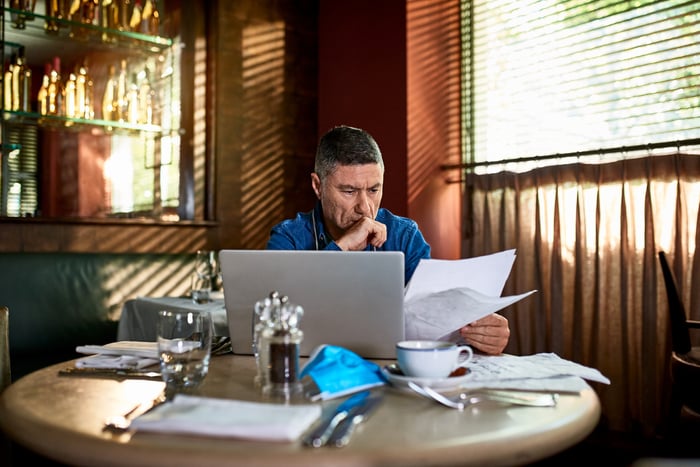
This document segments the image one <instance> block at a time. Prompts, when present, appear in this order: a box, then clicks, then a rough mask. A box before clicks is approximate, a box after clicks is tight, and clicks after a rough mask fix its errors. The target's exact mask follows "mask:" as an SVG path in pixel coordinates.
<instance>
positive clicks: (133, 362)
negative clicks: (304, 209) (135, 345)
mask: <svg viewBox="0 0 700 467" xmlns="http://www.w3.org/2000/svg"><path fill="white" fill-rule="evenodd" d="M156 364H158V359H157V358H144V357H136V356H133V355H90V356H88V357H82V358H79V359H78V360H77V361H76V362H75V366H76V368H114V369H119V370H139V369H141V368H145V367H147V366H151V365H156Z"/></svg>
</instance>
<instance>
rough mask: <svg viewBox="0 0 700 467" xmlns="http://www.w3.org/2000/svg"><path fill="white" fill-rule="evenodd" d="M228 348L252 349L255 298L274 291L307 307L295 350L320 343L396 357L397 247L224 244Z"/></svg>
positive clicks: (400, 324) (399, 308)
mask: <svg viewBox="0 0 700 467" xmlns="http://www.w3.org/2000/svg"><path fill="white" fill-rule="evenodd" d="M219 261H220V263H221V272H222V277H223V282H224V301H225V305H226V315H227V318H228V326H229V333H230V336H231V343H232V348H233V352H234V353H237V354H252V352H253V349H252V323H253V309H254V307H255V303H256V302H257V301H259V300H262V299H264V298H265V297H268V296H269V295H270V292H272V291H278V292H279V293H280V294H281V295H286V296H287V297H288V298H289V301H290V302H291V303H293V304H295V305H300V306H302V307H303V309H304V315H303V316H302V318H301V321H300V325H299V328H300V329H301V330H302V331H303V332H304V338H303V341H302V343H301V346H300V355H301V356H309V355H310V354H311V352H312V351H313V350H314V349H315V348H316V347H317V346H319V345H321V344H330V345H338V346H341V347H345V348H347V349H350V350H352V351H353V352H355V353H357V354H358V355H360V356H362V357H364V358H378V359H379V358H392V359H393V358H396V351H395V347H394V346H395V344H396V342H398V341H400V340H403V339H404V314H403V295H404V277H403V275H404V266H403V265H404V257H403V253H401V252H395V251H394V252H384V251H382V252H364V251H362V252H360V251H352V252H346V251H337V252H336V251H306V250H304V251H301V250H222V251H221V252H220V253H219Z"/></svg>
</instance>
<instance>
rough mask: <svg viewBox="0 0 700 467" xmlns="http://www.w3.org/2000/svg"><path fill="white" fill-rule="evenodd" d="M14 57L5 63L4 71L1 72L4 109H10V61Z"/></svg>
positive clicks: (11, 67)
mask: <svg viewBox="0 0 700 467" xmlns="http://www.w3.org/2000/svg"><path fill="white" fill-rule="evenodd" d="M13 60H14V57H13V58H12V59H10V61H9V62H8V63H7V64H6V65H5V71H4V72H3V78H2V99H3V103H2V108H3V109H6V110H12V69H13V67H14V64H13V63H12V62H13Z"/></svg>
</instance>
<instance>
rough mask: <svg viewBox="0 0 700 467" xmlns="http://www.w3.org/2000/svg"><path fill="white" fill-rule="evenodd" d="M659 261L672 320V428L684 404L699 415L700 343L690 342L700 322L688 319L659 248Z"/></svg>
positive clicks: (671, 272) (663, 255)
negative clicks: (692, 333)
mask: <svg viewBox="0 0 700 467" xmlns="http://www.w3.org/2000/svg"><path fill="white" fill-rule="evenodd" d="M659 262H660V263H661V270H662V272H663V275H664V283H665V284H666V296H667V297H668V312H669V317H670V323H671V349H672V351H671V407H670V409H671V414H670V415H671V419H670V424H671V427H675V426H676V425H677V423H678V422H679V420H680V417H681V413H682V412H683V409H684V407H685V408H686V409H690V410H691V411H693V412H695V414H694V415H696V416H699V417H700V415H697V414H700V346H695V347H693V346H692V345H691V339H690V331H691V329H700V321H693V320H689V319H688V318H687V315H686V313H685V307H684V306H683V302H682V301H681V298H680V293H679V291H678V288H677V286H676V279H675V276H674V274H673V271H671V268H670V266H669V264H668V261H667V260H666V254H665V253H664V252H663V251H659Z"/></svg>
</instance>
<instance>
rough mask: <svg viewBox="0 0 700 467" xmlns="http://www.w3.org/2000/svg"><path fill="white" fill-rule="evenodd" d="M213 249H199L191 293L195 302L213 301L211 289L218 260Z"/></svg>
mask: <svg viewBox="0 0 700 467" xmlns="http://www.w3.org/2000/svg"><path fill="white" fill-rule="evenodd" d="M214 258H215V256H214V252H213V251H207V250H198V251H197V256H196V258H195V262H194V271H192V279H191V280H192V283H191V284H190V293H191V294H192V301H193V302H194V303H198V304H201V303H208V302H210V301H211V291H212V285H213V284H212V283H213V280H214V276H215V274H216V272H215V267H216V261H215V259H214Z"/></svg>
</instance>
